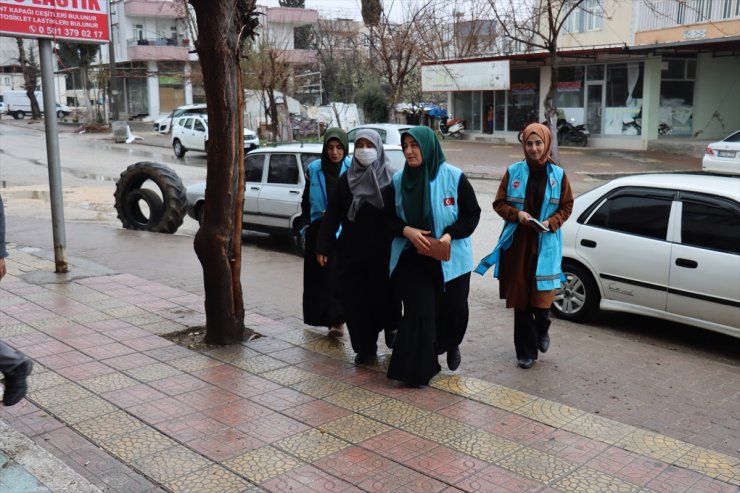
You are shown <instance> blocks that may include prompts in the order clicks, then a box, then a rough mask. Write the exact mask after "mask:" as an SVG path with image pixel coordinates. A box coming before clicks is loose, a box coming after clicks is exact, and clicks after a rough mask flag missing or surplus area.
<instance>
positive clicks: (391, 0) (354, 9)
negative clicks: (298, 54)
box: [257, 0, 413, 21]
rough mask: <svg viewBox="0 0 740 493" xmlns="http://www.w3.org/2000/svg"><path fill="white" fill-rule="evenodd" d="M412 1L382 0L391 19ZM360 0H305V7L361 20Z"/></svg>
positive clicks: (273, 0)
mask: <svg viewBox="0 0 740 493" xmlns="http://www.w3.org/2000/svg"><path fill="white" fill-rule="evenodd" d="M410 3H413V0H383V8H384V10H385V13H386V15H388V17H389V18H390V19H391V20H393V21H400V20H401V19H402V18H403V6H404V5H408V4H410ZM257 4H258V5H267V6H268V7H277V6H279V3H278V0H257ZM361 5H362V4H361V2H360V0H306V8H307V9H316V10H318V11H319V14H321V15H322V17H329V18H336V17H341V18H350V19H355V20H358V21H360V20H362V14H361V10H362V8H361Z"/></svg>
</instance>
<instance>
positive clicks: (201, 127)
mask: <svg viewBox="0 0 740 493" xmlns="http://www.w3.org/2000/svg"><path fill="white" fill-rule="evenodd" d="M193 129H194V130H197V131H199V132H205V131H206V126H205V125H204V124H203V120H195V123H194V124H193Z"/></svg>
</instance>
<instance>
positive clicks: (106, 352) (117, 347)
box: [80, 342, 136, 360]
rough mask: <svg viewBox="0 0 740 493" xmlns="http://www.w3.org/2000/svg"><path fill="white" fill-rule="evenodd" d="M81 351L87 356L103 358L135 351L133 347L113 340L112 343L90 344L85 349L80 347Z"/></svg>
mask: <svg viewBox="0 0 740 493" xmlns="http://www.w3.org/2000/svg"><path fill="white" fill-rule="evenodd" d="M80 351H81V352H83V353H85V354H87V355H88V356H90V357H92V358H95V359H99V360H104V359H109V358H115V357H116V356H124V355H126V354H131V353H134V352H136V350H135V349H133V348H130V347H128V346H126V345H124V344H121V343H120V342H113V343H112V344H103V345H101V346H92V347H88V348H85V349H80Z"/></svg>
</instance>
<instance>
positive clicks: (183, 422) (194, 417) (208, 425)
mask: <svg viewBox="0 0 740 493" xmlns="http://www.w3.org/2000/svg"><path fill="white" fill-rule="evenodd" d="M154 426H155V428H157V429H158V430H160V431H161V432H162V433H164V434H166V435H168V436H170V437H172V438H174V439H175V440H178V441H180V442H189V441H192V440H196V439H199V438H206V437H209V436H211V435H213V434H215V433H217V432H219V431H223V430H225V429H227V428H228V427H227V426H226V425H225V424H223V423H221V422H219V421H216V420H215V419H213V418H210V417H208V416H206V415H204V414H202V413H193V414H188V415H187V416H183V417H181V418H174V419H170V420H168V421H164V422H161V423H157V424H156V425H154Z"/></svg>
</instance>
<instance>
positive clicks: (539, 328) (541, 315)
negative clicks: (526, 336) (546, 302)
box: [532, 308, 550, 353]
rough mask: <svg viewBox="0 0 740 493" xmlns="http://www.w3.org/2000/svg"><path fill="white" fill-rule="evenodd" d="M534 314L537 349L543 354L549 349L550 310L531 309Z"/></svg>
mask: <svg viewBox="0 0 740 493" xmlns="http://www.w3.org/2000/svg"><path fill="white" fill-rule="evenodd" d="M532 311H533V312H534V327H535V330H536V332H537V348H538V349H539V350H540V351H542V352H543V353H545V352H547V350H548V349H549V347H550V335H549V334H548V331H549V329H550V310H549V309H547V308H532Z"/></svg>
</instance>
